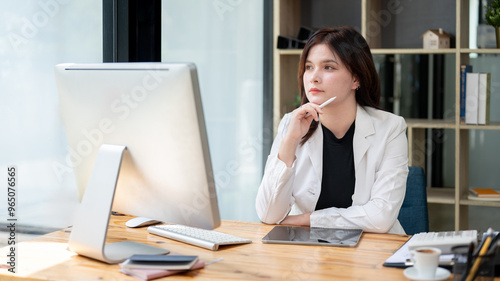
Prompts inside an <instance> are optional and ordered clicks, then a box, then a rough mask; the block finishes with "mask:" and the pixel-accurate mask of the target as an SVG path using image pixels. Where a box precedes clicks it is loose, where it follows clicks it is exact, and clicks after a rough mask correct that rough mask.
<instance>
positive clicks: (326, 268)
mask: <svg viewBox="0 0 500 281" xmlns="http://www.w3.org/2000/svg"><path fill="white" fill-rule="evenodd" d="M129 218H130V217H128V216H112V217H111V223H110V227H109V231H108V240H107V242H118V241H124V240H127V239H129V240H133V241H138V242H142V243H146V244H151V245H156V246H159V247H164V248H167V249H169V250H170V251H171V252H174V253H179V254H186V255H198V256H200V258H201V259H202V260H204V261H212V260H215V259H217V258H222V260H221V261H219V262H217V263H214V264H210V265H208V266H206V267H205V268H204V269H200V270H194V271H191V272H188V273H183V274H179V275H174V276H170V277H166V278H164V279H158V280H178V279H182V280H183V279H191V278H192V277H195V278H196V279H200V280H222V279H223V280H241V279H267V280H383V281H387V280H391V281H392V280H407V279H406V278H405V277H404V275H403V270H402V269H397V268H387V267H383V266H382V264H383V263H384V261H385V260H386V259H387V258H388V257H389V256H390V255H391V254H392V253H393V252H394V251H395V250H396V249H398V248H399V247H400V246H401V245H403V243H404V242H405V241H406V240H407V239H408V237H409V236H405V235H394V234H373V233H365V234H363V237H362V239H361V241H360V243H359V245H358V246H357V247H356V248H341V247H318V246H300V245H299V246H292V245H278V244H263V243H262V242H261V238H262V237H264V236H265V235H266V233H267V232H269V231H270V230H271V229H272V228H273V226H272V225H265V224H261V223H248V222H235V221H223V222H222V226H221V227H219V228H217V229H216V230H217V231H220V232H225V233H229V234H234V235H237V236H241V237H245V238H249V239H251V240H252V241H253V242H252V243H251V244H246V245H238V246H225V247H221V248H220V249H219V250H218V251H210V250H205V249H202V248H199V247H195V246H191V245H188V244H184V243H179V242H176V241H173V240H168V239H165V238H161V237H159V236H156V235H152V234H148V233H147V230H146V228H140V229H130V228H127V227H126V226H125V221H126V220H128V219H129ZM69 233H70V229H65V230H61V231H57V232H53V233H50V234H47V235H44V236H42V237H39V238H36V239H33V240H30V241H26V242H22V243H20V244H19V245H17V252H18V253H17V264H18V267H17V272H16V273H15V274H12V273H9V272H8V271H7V269H5V268H1V269H0V274H1V276H0V280H21V279H22V280H82V281H89V280H138V279H135V278H133V277H129V276H127V275H124V274H122V273H120V272H119V271H118V270H119V265H108V264H105V263H102V262H98V261H95V260H91V259H88V258H85V257H82V256H79V255H75V254H74V253H72V252H70V251H68V250H66V247H67V241H68V237H69ZM7 251H8V249H7V247H5V248H2V249H0V263H2V264H5V262H6V261H5V260H6V256H7ZM451 279H452V278H451V277H450V278H449V280H451Z"/></svg>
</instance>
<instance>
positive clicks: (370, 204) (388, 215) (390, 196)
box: [311, 116, 408, 233]
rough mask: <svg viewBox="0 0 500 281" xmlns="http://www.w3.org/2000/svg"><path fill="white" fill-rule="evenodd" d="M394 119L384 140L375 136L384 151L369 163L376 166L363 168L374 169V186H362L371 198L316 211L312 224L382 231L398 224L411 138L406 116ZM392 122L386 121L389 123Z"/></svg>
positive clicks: (312, 215) (379, 148)
mask: <svg viewBox="0 0 500 281" xmlns="http://www.w3.org/2000/svg"><path fill="white" fill-rule="evenodd" d="M393 120H396V122H390V123H392V126H391V127H392V128H390V129H388V130H389V133H388V134H387V135H386V137H385V141H383V140H381V139H376V140H377V143H382V144H383V146H384V147H378V148H377V150H380V151H382V152H381V154H380V155H375V156H376V157H377V158H379V157H381V160H380V161H378V162H370V164H367V165H368V166H369V165H373V166H376V167H373V168H366V171H361V172H362V173H363V172H367V171H368V170H369V169H375V170H374V177H375V178H374V181H373V184H372V186H371V187H370V186H363V187H359V188H360V189H361V190H362V192H366V193H368V194H369V199H368V200H367V201H366V202H364V203H363V204H355V202H354V201H353V206H351V207H349V208H345V209H343V208H327V209H323V210H319V211H314V212H312V214H311V226H314V227H332V226H335V227H340V228H362V229H363V230H364V231H367V232H379V233H386V232H389V231H390V230H391V229H392V228H393V226H395V224H396V223H397V217H398V214H399V209H400V208H401V205H402V203H403V200H404V195H405V192H406V179H407V176H408V142H407V139H406V123H405V121H404V119H403V118H402V117H399V116H398V117H396V118H394V119H393ZM388 123H389V122H388ZM390 123H389V124H390ZM389 124H387V123H386V126H387V125H389ZM373 144H375V143H373ZM372 161H373V159H372ZM364 185H368V184H364ZM356 188H358V186H356ZM355 196H356V192H355ZM398 224H399V223H398Z"/></svg>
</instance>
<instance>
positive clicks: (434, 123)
mask: <svg viewBox="0 0 500 281" xmlns="http://www.w3.org/2000/svg"><path fill="white" fill-rule="evenodd" d="M405 121H406V125H407V126H408V128H421V129H427V128H430V129H455V128H456V124H455V121H454V120H443V119H412V118H408V119H405Z"/></svg>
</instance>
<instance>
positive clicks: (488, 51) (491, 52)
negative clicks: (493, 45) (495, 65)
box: [460, 49, 500, 54]
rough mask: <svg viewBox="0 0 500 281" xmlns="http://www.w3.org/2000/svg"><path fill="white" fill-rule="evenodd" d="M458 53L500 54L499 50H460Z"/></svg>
mask: <svg viewBox="0 0 500 281" xmlns="http://www.w3.org/2000/svg"><path fill="white" fill-rule="evenodd" d="M460 53H474V54H500V49H460Z"/></svg>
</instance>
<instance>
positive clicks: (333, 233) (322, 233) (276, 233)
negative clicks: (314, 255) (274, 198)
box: [262, 225, 363, 247]
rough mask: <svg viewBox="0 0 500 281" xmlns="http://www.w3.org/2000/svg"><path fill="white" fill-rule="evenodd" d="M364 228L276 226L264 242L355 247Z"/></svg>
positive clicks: (265, 237) (263, 239)
mask: <svg viewBox="0 0 500 281" xmlns="http://www.w3.org/2000/svg"><path fill="white" fill-rule="evenodd" d="M362 233H363V230H361V229H337V228H320V227H299V226H282V225H278V226H275V227H274V228H273V229H272V230H271V231H270V232H269V233H268V234H267V235H266V236H264V238H262V243H270V244H271V243H272V244H300V245H317V246H336V247H355V246H356V245H357V244H358V242H359V239H360V238H361V234H362Z"/></svg>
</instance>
